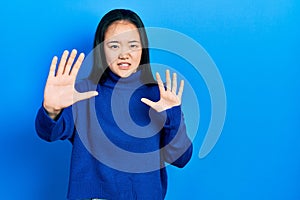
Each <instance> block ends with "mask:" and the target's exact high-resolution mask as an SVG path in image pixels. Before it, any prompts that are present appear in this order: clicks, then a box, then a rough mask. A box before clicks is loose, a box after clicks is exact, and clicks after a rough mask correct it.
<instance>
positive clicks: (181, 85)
mask: <svg viewBox="0 0 300 200" xmlns="http://www.w3.org/2000/svg"><path fill="white" fill-rule="evenodd" d="M183 87H184V81H183V80H181V81H180V86H179V90H178V95H177V96H178V98H179V99H180V100H181V97H182V92H183Z"/></svg>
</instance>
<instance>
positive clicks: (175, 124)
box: [161, 106, 193, 168]
mask: <svg viewBox="0 0 300 200" xmlns="http://www.w3.org/2000/svg"><path fill="white" fill-rule="evenodd" d="M166 112H167V121H166V123H165V125H164V129H163V133H162V135H161V148H162V156H163V158H164V160H165V161H166V162H168V163H170V164H172V165H174V166H177V167H180V168H182V167H184V166H185V165H186V164H187V163H188V161H189V160H190V159H191V156H192V151H193V145H192V142H191V140H190V139H189V137H188V136H187V133H186V126H185V123H184V118H183V113H182V112H181V107H180V106H175V107H173V108H171V109H168V110H167V111H166Z"/></svg>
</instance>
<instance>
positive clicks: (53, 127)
mask: <svg viewBox="0 0 300 200" xmlns="http://www.w3.org/2000/svg"><path fill="white" fill-rule="evenodd" d="M35 129H36V132H37V134H38V136H39V137H40V138H42V139H44V140H46V141H48V142H51V141H56V140H65V139H70V138H71V137H72V136H73V133H74V130H75V128H74V120H73V116H72V108H71V107H68V108H65V109H63V110H62V111H61V113H60V114H59V115H58V116H57V118H56V119H55V120H54V119H52V118H51V117H50V116H49V115H48V113H47V111H46V109H45V108H44V107H43V106H42V107H41V108H40V109H39V110H38V113H37V116H36V119H35Z"/></svg>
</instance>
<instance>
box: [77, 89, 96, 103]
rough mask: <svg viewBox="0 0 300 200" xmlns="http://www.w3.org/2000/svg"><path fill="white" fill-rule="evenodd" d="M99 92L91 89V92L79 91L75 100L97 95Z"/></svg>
mask: <svg viewBox="0 0 300 200" xmlns="http://www.w3.org/2000/svg"><path fill="white" fill-rule="evenodd" d="M97 95H98V92H97V91H89V92H83V93H77V96H76V98H75V102H77V101H81V100H85V99H89V98H91V97H94V96H97Z"/></svg>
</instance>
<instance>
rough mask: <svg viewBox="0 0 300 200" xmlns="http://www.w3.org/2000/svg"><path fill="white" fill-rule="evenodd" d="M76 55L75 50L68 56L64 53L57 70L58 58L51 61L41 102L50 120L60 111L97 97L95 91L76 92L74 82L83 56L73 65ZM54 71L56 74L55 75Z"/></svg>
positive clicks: (66, 52) (67, 53)
mask: <svg viewBox="0 0 300 200" xmlns="http://www.w3.org/2000/svg"><path fill="white" fill-rule="evenodd" d="M76 54H77V51H76V50H75V49H73V50H72V52H71V55H70V56H69V52H68V51H64V53H63V55H62V57H61V60H60V63H59V65H58V68H57V70H56V67H57V60H58V58H57V57H56V56H54V57H53V59H52V63H51V66H50V71H49V75H48V79H47V82H46V86H45V90H44V102H43V106H44V108H45V109H46V111H47V112H48V115H49V117H51V118H52V119H55V118H56V116H57V115H59V113H60V112H61V111H62V109H64V108H66V107H68V106H70V105H73V104H74V103H76V102H78V101H81V100H84V99H88V98H91V97H94V96H96V95H98V93H97V92H96V91H89V92H84V93H79V92H77V91H76V89H75V80H76V76H77V73H78V71H79V68H80V66H81V64H82V62H83V59H84V54H83V53H81V54H80V55H79V56H78V58H77V60H76V62H75V63H74V60H75V57H76ZM73 63H74V65H73ZM55 71H57V72H56V73H55Z"/></svg>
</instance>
